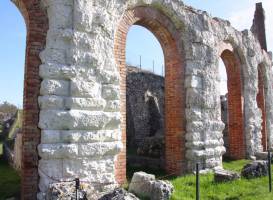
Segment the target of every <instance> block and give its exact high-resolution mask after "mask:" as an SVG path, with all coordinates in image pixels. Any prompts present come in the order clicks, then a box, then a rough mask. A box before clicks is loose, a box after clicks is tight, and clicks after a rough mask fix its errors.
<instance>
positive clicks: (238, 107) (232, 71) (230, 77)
mask: <svg viewBox="0 0 273 200" xmlns="http://www.w3.org/2000/svg"><path fill="white" fill-rule="evenodd" d="M221 58H222V59H223V62H224V64H225V66H226V71H227V86H228V140H229V152H227V153H228V156H229V157H230V158H233V159H243V158H245V155H246V147H245V137H244V119H243V94H242V78H241V67H240V62H239V59H238V58H237V57H236V56H235V54H234V53H233V52H231V51H230V50H225V51H223V53H222V55H221Z"/></svg>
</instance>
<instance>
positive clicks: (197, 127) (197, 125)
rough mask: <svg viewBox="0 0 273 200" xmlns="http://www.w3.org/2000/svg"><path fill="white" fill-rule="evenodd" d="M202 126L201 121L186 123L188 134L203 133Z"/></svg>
mask: <svg viewBox="0 0 273 200" xmlns="http://www.w3.org/2000/svg"><path fill="white" fill-rule="evenodd" d="M203 130H204V124H203V122H202V121H192V122H188V123H187V131H188V132H203Z"/></svg>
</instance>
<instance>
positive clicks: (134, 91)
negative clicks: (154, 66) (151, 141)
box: [126, 66, 164, 148]
mask: <svg viewBox="0 0 273 200" xmlns="http://www.w3.org/2000/svg"><path fill="white" fill-rule="evenodd" d="M126 107H127V113H126V114H127V115H126V118H127V146H128V147H129V148H130V147H133V148H136V147H138V146H139V144H140V143H142V142H143V139H144V138H145V137H151V136H155V135H163V134H164V77H162V76H158V75H155V74H153V73H151V72H149V71H145V70H140V69H139V68H136V67H128V66H127V80H126Z"/></svg>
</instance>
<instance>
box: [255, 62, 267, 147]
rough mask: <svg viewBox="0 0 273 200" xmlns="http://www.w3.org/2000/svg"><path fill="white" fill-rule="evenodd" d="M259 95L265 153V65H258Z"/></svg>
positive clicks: (258, 102)
mask: <svg viewBox="0 0 273 200" xmlns="http://www.w3.org/2000/svg"><path fill="white" fill-rule="evenodd" d="M258 89H259V91H258V94H257V104H258V107H259V108H260V109H261V111H262V120H263V121H262V141H261V142H262V146H263V151H266V150H267V132H266V110H265V108H266V107H265V68H264V65H263V64H259V65H258Z"/></svg>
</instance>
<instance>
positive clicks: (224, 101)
mask: <svg viewBox="0 0 273 200" xmlns="http://www.w3.org/2000/svg"><path fill="white" fill-rule="evenodd" d="M218 71H219V81H220V101H221V120H222V122H223V123H224V124H225V128H224V130H223V140H224V146H225V148H226V152H229V143H228V142H229V140H228V88H227V71H226V67H225V64H224V62H223V60H222V59H220V60H219V65H218ZM225 155H227V154H225ZM225 155H224V157H225Z"/></svg>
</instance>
